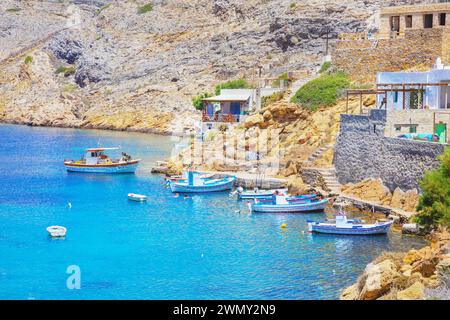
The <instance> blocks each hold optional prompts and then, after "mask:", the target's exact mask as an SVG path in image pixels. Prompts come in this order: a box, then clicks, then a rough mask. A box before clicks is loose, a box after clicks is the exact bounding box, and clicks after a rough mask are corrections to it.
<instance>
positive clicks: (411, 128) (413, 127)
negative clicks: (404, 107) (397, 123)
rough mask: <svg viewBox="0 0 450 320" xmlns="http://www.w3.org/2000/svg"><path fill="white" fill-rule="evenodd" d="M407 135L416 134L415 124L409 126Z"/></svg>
mask: <svg viewBox="0 0 450 320" xmlns="http://www.w3.org/2000/svg"><path fill="white" fill-rule="evenodd" d="M409 133H417V124H412V125H410V126H409Z"/></svg>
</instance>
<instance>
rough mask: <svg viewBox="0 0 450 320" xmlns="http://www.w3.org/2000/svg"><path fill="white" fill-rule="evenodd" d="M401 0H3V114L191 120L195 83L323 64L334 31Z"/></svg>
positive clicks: (143, 123) (127, 126) (12, 118)
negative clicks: (326, 47)
mask: <svg viewBox="0 0 450 320" xmlns="http://www.w3.org/2000/svg"><path fill="white" fill-rule="evenodd" d="M404 2H407V3H410V2H411V1H395V0H391V1H382V0H349V1H345V2H344V1H339V0H332V1H319V0H305V1H293V0H259V1H257V0H247V1H240V0H213V1H211V0H189V1H188V0H155V1H151V2H149V1H147V0H130V1H114V0H70V1H69V0H47V1H41V0H39V1H38V0H29V1H19V0H3V1H1V2H0V121H3V122H13V123H27V124H32V125H51V126H71V127H87V128H89V127H96V128H111V129H121V130H140V131H156V132H172V131H174V130H177V129H183V128H184V127H185V126H189V125H190V124H191V122H192V119H195V118H196V117H198V116H199V115H198V114H197V113H195V112H194V110H193V109H192V107H191V103H190V101H191V97H192V96H193V95H195V94H197V93H198V92H201V91H204V90H210V89H211V88H212V87H213V86H214V85H216V84H217V83H219V82H221V81H223V80H225V79H230V78H237V77H241V76H246V77H249V78H251V77H254V76H255V75H256V74H257V71H258V67H259V66H262V67H263V69H262V71H263V74H264V75H278V74H280V73H282V72H284V71H287V70H294V71H295V70H305V69H312V68H316V67H317V66H318V65H319V64H320V62H321V61H322V57H323V54H324V51H325V40H324V39H323V38H324V37H325V35H324V34H325V32H326V31H327V30H328V31H329V37H330V38H335V37H336V36H337V34H338V33H341V32H353V31H362V30H364V29H366V28H373V27H374V25H375V20H374V17H375V15H374V14H375V13H376V11H377V10H378V8H379V6H380V5H381V4H384V5H386V4H393V3H404ZM418 2H420V1H418ZM331 42H332V41H331Z"/></svg>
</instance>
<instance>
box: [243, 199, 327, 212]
mask: <svg viewBox="0 0 450 320" xmlns="http://www.w3.org/2000/svg"><path fill="white" fill-rule="evenodd" d="M327 204H328V199H317V198H310V199H299V198H291V197H286V196H277V195H273V197H272V199H267V200H266V199H255V203H254V204H251V209H252V211H253V212H261V213H301V212H311V211H322V210H324V209H325V207H326V206H327Z"/></svg>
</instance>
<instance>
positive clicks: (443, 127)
mask: <svg viewBox="0 0 450 320" xmlns="http://www.w3.org/2000/svg"><path fill="white" fill-rule="evenodd" d="M434 133H435V134H436V135H437V136H438V137H439V142H440V143H447V124H446V123H436V127H435V129H434Z"/></svg>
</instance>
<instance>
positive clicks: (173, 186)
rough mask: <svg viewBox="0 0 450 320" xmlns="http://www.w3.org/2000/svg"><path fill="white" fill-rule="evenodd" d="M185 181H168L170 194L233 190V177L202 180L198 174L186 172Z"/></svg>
mask: <svg viewBox="0 0 450 320" xmlns="http://www.w3.org/2000/svg"><path fill="white" fill-rule="evenodd" d="M186 176H187V179H185V180H179V181H169V186H170V190H171V191H172V192H181V193H204V192H215V191H225V190H230V189H231V188H233V184H234V180H235V179H236V178H235V177H226V178H222V179H211V178H207V179H205V178H203V177H202V176H201V175H200V174H199V173H198V172H193V171H188V172H187V174H186Z"/></svg>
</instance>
